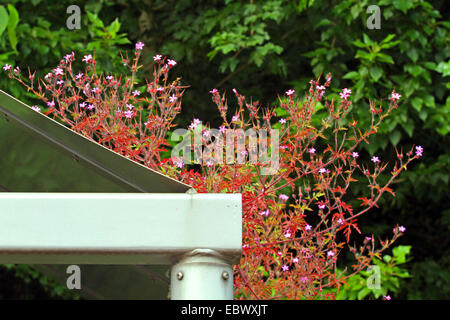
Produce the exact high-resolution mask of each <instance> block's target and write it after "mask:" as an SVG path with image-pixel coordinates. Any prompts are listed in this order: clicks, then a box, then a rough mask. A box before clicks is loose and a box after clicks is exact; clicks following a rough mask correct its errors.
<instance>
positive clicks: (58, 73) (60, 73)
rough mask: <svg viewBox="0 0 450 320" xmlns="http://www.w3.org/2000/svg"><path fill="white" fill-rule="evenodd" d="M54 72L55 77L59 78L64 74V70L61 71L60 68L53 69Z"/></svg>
mask: <svg viewBox="0 0 450 320" xmlns="http://www.w3.org/2000/svg"><path fill="white" fill-rule="evenodd" d="M53 71H54V72H55V75H57V76H62V75H63V74H64V72H63V69H61V68H60V67H58V68H56V69H53Z"/></svg>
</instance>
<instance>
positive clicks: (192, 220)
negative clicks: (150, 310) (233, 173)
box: [0, 193, 242, 299]
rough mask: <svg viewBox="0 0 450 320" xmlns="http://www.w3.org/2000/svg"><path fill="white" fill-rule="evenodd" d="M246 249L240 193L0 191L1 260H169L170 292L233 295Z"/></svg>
mask: <svg viewBox="0 0 450 320" xmlns="http://www.w3.org/2000/svg"><path fill="white" fill-rule="evenodd" d="M241 250H242V203H241V195H240V194H183V193H181V194H171V193H166V194H148V193H147V194H146V193H120V194H106V193H0V263H26V264H130V265H134V264H169V265H172V266H173V267H172V274H171V282H172V283H171V290H172V291H171V298H172V299H232V298H233V271H232V264H236V263H238V262H239V259H240V256H241ZM180 274H181V276H180ZM180 277H181V279H179V278H180Z"/></svg>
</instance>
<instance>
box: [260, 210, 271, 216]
mask: <svg viewBox="0 0 450 320" xmlns="http://www.w3.org/2000/svg"><path fill="white" fill-rule="evenodd" d="M269 213H270V211H269V209H267V210H264V211H262V212H260V213H259V215H260V216H266V217H268V216H269Z"/></svg>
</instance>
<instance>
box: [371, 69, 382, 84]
mask: <svg viewBox="0 0 450 320" xmlns="http://www.w3.org/2000/svg"><path fill="white" fill-rule="evenodd" d="M369 73H370V76H371V77H372V79H373V80H374V81H378V80H379V79H380V78H381V77H382V76H383V69H381V68H380V67H377V66H373V67H371V68H370V70H369Z"/></svg>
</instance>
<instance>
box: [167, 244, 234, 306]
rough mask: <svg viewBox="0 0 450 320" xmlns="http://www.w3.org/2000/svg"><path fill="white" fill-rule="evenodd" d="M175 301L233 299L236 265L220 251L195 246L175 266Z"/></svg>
mask: <svg viewBox="0 0 450 320" xmlns="http://www.w3.org/2000/svg"><path fill="white" fill-rule="evenodd" d="M170 298H171V299H172V300H232V299H233V267H232V265H231V263H230V262H229V261H228V260H227V259H226V258H225V257H224V256H223V255H221V254H219V253H218V252H216V251H214V250H210V249H196V250H193V251H191V252H190V253H188V254H186V255H184V256H183V258H182V259H181V260H180V261H179V262H178V263H177V264H175V265H174V266H173V267H172V270H171V275H170Z"/></svg>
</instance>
